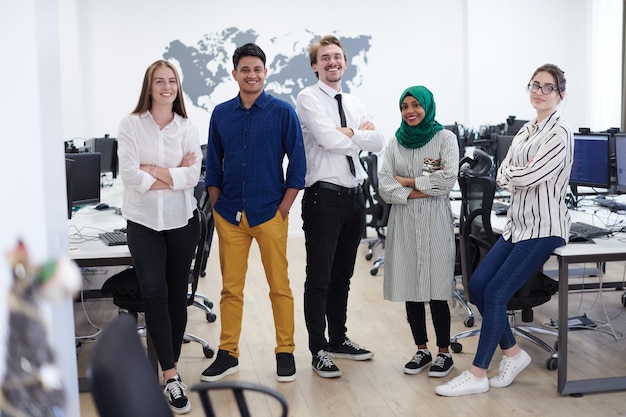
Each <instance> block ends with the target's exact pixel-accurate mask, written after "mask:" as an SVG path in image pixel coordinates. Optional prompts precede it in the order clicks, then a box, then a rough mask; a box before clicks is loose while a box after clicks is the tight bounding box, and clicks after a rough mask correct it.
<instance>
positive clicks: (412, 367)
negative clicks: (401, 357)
mask: <svg viewBox="0 0 626 417" xmlns="http://www.w3.org/2000/svg"><path fill="white" fill-rule="evenodd" d="M432 361H433V357H432V355H431V354H430V353H429V352H426V351H423V350H418V351H417V353H416V354H415V355H413V357H412V358H411V360H410V361H408V362H407V363H406V365H404V373H405V374H410V375H415V374H419V373H420V372H422V371H423V370H424V368H426V366H427V365H428V364H429V363H431V362H432Z"/></svg>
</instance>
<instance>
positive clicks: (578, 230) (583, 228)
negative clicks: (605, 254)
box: [569, 222, 611, 238]
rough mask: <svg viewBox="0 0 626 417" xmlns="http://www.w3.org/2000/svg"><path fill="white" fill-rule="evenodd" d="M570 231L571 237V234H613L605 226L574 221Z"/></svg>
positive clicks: (597, 235)
mask: <svg viewBox="0 0 626 417" xmlns="http://www.w3.org/2000/svg"><path fill="white" fill-rule="evenodd" d="M569 233H570V238H571V236H584V237H587V238H594V237H599V236H608V235H610V234H611V231H610V230H608V229H605V228H603V227H599V226H594V225H592V224H587V223H581V222H574V223H572V227H571V228H570V232H569Z"/></svg>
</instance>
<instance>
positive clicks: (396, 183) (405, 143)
mask: <svg viewBox="0 0 626 417" xmlns="http://www.w3.org/2000/svg"><path fill="white" fill-rule="evenodd" d="M400 112H401V114H402V121H401V124H400V127H399V128H398V130H397V131H396V135H395V137H394V138H393V139H391V140H390V141H389V144H388V146H387V149H386V150H385V155H384V157H383V164H382V168H381V171H380V173H379V192H380V195H381V197H382V198H383V199H384V200H385V201H386V202H387V203H389V204H391V211H390V214H389V223H388V227H387V238H386V245H385V278H384V297H385V299H386V300H390V301H404V302H405V306H406V312H407V320H408V322H409V326H410V328H411V332H412V334H413V339H414V341H415V344H416V345H417V353H416V354H415V355H414V356H413V357H412V358H411V360H410V361H409V362H408V363H407V364H406V365H405V366H404V372H405V373H407V374H417V373H419V372H421V371H422V370H423V369H425V368H426V367H427V366H428V365H429V364H431V363H432V365H431V366H430V369H429V372H428V375H429V376H432V377H444V376H446V375H448V374H449V373H450V370H452V368H453V367H454V365H453V363H452V357H451V355H450V353H449V351H448V346H449V345H450V308H449V306H448V299H449V298H450V295H451V294H452V281H453V276H454V257H455V243H454V219H453V215H452V209H451V207H450V190H452V187H453V186H454V184H455V182H456V178H457V171H458V163H459V148H458V143H457V138H456V136H455V135H454V133H452V132H450V131H448V130H445V129H444V128H443V126H442V125H440V124H439V123H437V121H436V120H435V101H434V99H433V95H432V93H431V92H430V91H429V90H428V89H427V88H426V87H423V86H415V87H409V88H407V89H406V90H405V91H404V92H403V93H402V95H401V97H400ZM426 302H428V303H429V307H430V312H431V316H432V319H433V325H434V327H435V334H436V337H437V340H436V342H437V347H438V350H439V352H438V354H437V356H436V357H435V359H434V361H433V357H432V355H431V353H430V352H429V350H428V349H427V346H426V342H428V337H427V334H426V314H425V306H424V304H425V303H426Z"/></svg>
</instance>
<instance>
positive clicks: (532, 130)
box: [497, 111, 574, 243]
mask: <svg viewBox="0 0 626 417" xmlns="http://www.w3.org/2000/svg"><path fill="white" fill-rule="evenodd" d="M573 155H574V137H573V135H572V131H571V129H570V128H569V127H568V126H567V125H566V124H565V123H564V122H563V121H562V120H561V117H560V115H559V113H558V111H555V112H554V113H552V114H551V115H550V116H549V117H547V118H545V119H544V120H541V121H537V120H536V119H534V120H531V121H530V122H528V123H527V124H525V125H524V127H522V129H520V131H519V132H518V133H517V135H515V138H514V139H513V142H512V144H511V147H510V148H509V151H508V153H507V155H506V157H505V158H504V161H503V162H502V165H501V166H500V168H499V169H498V176H497V182H498V184H499V185H500V186H501V187H503V188H505V189H506V190H508V191H510V193H511V202H510V206H509V210H508V213H507V222H506V226H505V227H504V231H503V233H502V235H503V237H504V238H505V239H509V238H511V240H512V242H514V243H515V242H519V241H520V240H527V239H535V238H540V237H548V236H560V237H562V238H563V239H565V240H566V241H567V238H568V235H569V229H570V225H571V219H570V215H569V211H568V209H567V205H566V202H565V199H566V195H567V187H568V183H569V176H570V171H571V168H572V158H573Z"/></svg>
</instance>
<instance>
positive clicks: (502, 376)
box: [489, 350, 531, 388]
mask: <svg viewBox="0 0 626 417" xmlns="http://www.w3.org/2000/svg"><path fill="white" fill-rule="evenodd" d="M530 361H531V359H530V356H529V355H528V353H526V351H524V350H522V351H521V352H520V353H518V354H517V355H516V356H514V357H511V358H509V357H506V356H503V357H502V360H501V361H500V371H499V373H498V376H494V377H493V378H491V379H490V380H489V386H490V387H492V388H504V387H508V386H509V385H511V383H512V382H513V380H514V379H515V377H516V376H517V374H519V373H520V372H522V371H523V370H524V368H526V367H527V366H528V365H529V364H530Z"/></svg>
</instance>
